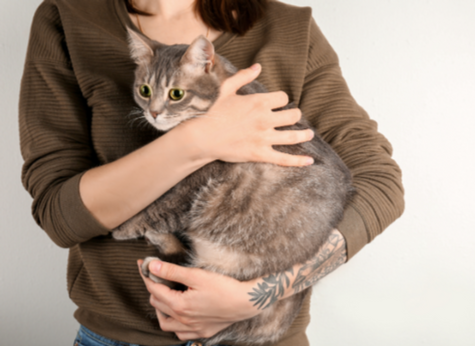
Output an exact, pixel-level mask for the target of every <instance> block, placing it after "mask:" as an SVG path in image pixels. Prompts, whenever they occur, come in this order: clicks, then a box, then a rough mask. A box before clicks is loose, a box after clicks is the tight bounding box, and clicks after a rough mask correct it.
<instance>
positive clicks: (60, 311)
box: [0, 0, 475, 345]
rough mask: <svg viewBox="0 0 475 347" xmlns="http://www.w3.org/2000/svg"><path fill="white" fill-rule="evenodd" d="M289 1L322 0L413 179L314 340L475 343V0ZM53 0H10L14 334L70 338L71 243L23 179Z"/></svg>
mask: <svg viewBox="0 0 475 347" xmlns="http://www.w3.org/2000/svg"><path fill="white" fill-rule="evenodd" d="M285 2H288V3H291V4H295V5H298V6H311V7H312V8H313V15H314V17H315V19H316V21H317V23H318V25H319V26H320V28H321V29H322V31H323V32H324V34H325V35H326V37H327V38H328V40H329V41H330V43H331V44H332V46H333V47H334V48H335V50H336V51H337V53H338V54H339V56H340V61H341V66H342V69H343V73H344V76H345V78H346V80H347V82H348V84H349V86H350V89H351V91H352V93H353V95H354V96H355V98H356V100H357V101H358V102H359V104H361V105H362V106H363V107H364V108H365V109H366V110H367V111H368V113H369V114H370V115H371V117H372V118H373V119H375V120H376V121H377V122H378V124H379V129H380V131H381V132H382V133H383V134H384V135H385V136H386V137H387V138H388V139H389V140H390V141H391V143H392V144H393V147H394V158H395V159H396V161H397V162H398V163H399V164H400V166H401V168H402V170H403V174H404V177H403V179H404V185H405V189H406V211H405V213H404V215H403V217H402V218H401V219H400V220H398V221H397V222H396V223H394V224H393V225H391V226H390V227H389V228H388V229H387V230H386V231H385V232H384V233H383V234H382V235H381V236H379V237H377V238H376V239H375V240H374V241H373V242H372V243H371V244H370V245H368V246H366V247H365V248H364V249H363V250H362V251H361V252H360V253H359V254H357V255H356V256H355V257H354V258H353V259H352V260H351V261H350V262H349V263H348V264H345V265H344V266H342V267H341V268H339V269H338V270H337V271H336V272H334V273H332V274H330V275H329V276H327V277H326V278H324V279H323V280H321V281H320V283H318V284H317V285H316V286H315V288H314V295H313V301H312V322H311V325H310V327H309V329H308V335H309V338H310V341H311V343H312V344H313V345H467V344H468V345H470V344H471V345H473V344H475V332H474V331H475V330H474V329H473V326H472V325H473V324H471V323H473V322H474V321H475V300H474V294H473V293H475V276H474V270H475V268H474V265H473V264H475V252H474V249H475V235H474V233H473V229H472V228H473V225H475V214H474V213H473V202H472V200H473V198H472V197H473V193H474V192H475V189H474V188H475V187H474V183H473V182H474V180H473V179H472V172H473V170H474V168H475V165H474V163H473V161H472V160H471V159H470V158H471V156H472V153H471V152H472V151H473V149H474V148H475V140H474V136H473V132H474V130H475V127H474V124H475V121H474V116H475V106H474V104H473V101H472V100H473V96H474V92H475V68H474V65H473V64H474V61H475V35H474V33H475V22H474V21H473V16H474V15H475V2H474V1H472V0H431V1H429V0H411V1H409V0H398V1H393V0H359V1H350V0H331V1H330V0H326V1H324V0H317V1H315V0H299V1H297V0H295V1H290V0H288V1H285ZM39 3H40V1H39V0H28V1H7V0H0V62H1V64H0V105H1V107H2V111H3V117H2V126H1V127H0V158H1V160H0V163H1V169H0V193H1V194H0V216H1V218H0V230H1V233H0V344H2V345H5V344H7V345H8V344H12V345H31V344H34V345H50V344H51V345H68V344H71V343H72V342H73V339H74V336H75V334H76V331H77V323H76V321H75V320H74V318H73V317H72V313H73V312H74V309H75V306H74V304H72V303H71V302H70V301H69V299H68V296H67V291H66V280H65V276H66V260H67V251H66V250H63V249H59V248H58V247H56V246H55V245H54V244H53V243H52V242H51V241H50V240H49V239H48V237H47V236H46V234H45V233H44V232H43V231H42V230H41V229H40V228H39V227H38V226H37V225H36V224H35V222H34V221H33V219H32V218H31V215H30V204H31V198H30V197H29V195H28V194H27V193H26V192H25V191H24V189H23V188H22V186H21V183H20V170H21V164H22V159H21V156H20V152H19V145H18V143H19V139H18V125H17V105H18V95H19V83H20V78H21V74H22V67H23V62H24V57H25V53H26V45H27V40H28V34H29V26H30V24H31V18H32V16H33V13H34V11H35V9H36V7H37V6H38V4H39ZM471 230H472V231H471ZM470 326H472V328H470Z"/></svg>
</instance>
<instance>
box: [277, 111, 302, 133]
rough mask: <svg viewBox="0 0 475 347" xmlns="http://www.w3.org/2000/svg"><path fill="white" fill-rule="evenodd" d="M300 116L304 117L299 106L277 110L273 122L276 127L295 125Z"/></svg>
mask: <svg viewBox="0 0 475 347" xmlns="http://www.w3.org/2000/svg"><path fill="white" fill-rule="evenodd" d="M300 118H302V111H300V109H299V108H290V109H288V110H282V111H275V112H274V114H273V117H272V124H273V127H274V128H277V127H282V126H287V125H294V124H295V123H297V122H298V121H299V120H300Z"/></svg>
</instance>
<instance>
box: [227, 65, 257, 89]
mask: <svg viewBox="0 0 475 347" xmlns="http://www.w3.org/2000/svg"><path fill="white" fill-rule="evenodd" d="M260 73H261V64H254V65H252V66H251V67H249V68H247V69H243V70H239V71H238V72H237V73H236V74H234V75H233V76H231V77H229V78H228V79H227V80H225V81H224V83H223V85H222V86H221V93H223V94H226V95H227V94H235V93H236V92H237V91H238V89H239V88H241V87H242V86H244V85H246V84H248V83H251V82H252V81H254V80H255V79H256V77H257V76H259V74H260Z"/></svg>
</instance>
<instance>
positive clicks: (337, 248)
mask: <svg viewBox="0 0 475 347" xmlns="http://www.w3.org/2000/svg"><path fill="white" fill-rule="evenodd" d="M346 257H347V255H346V244H345V239H344V238H343V236H342V235H341V234H340V233H339V232H336V231H334V232H333V233H332V234H331V235H330V237H329V239H328V241H327V243H325V244H324V245H323V246H322V248H321V249H320V251H318V253H317V254H316V256H315V257H314V258H312V259H310V260H309V261H308V262H306V263H305V264H304V265H303V266H302V267H301V268H300V269H299V271H298V273H297V276H296V278H295V281H294V283H293V284H292V289H293V290H294V293H298V292H301V291H302V290H304V289H306V288H308V287H311V286H312V285H314V284H315V283H316V282H317V281H318V280H320V279H322V278H323V277H325V276H326V275H328V274H329V273H330V272H332V271H333V270H335V269H336V268H337V267H339V266H340V265H341V264H343V263H344V262H345V261H346Z"/></svg>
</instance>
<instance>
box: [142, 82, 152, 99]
mask: <svg viewBox="0 0 475 347" xmlns="http://www.w3.org/2000/svg"><path fill="white" fill-rule="evenodd" d="M140 95H142V96H143V97H144V98H149V97H151V96H152V87H150V86H149V85H148V84H142V85H141V86H140Z"/></svg>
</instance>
